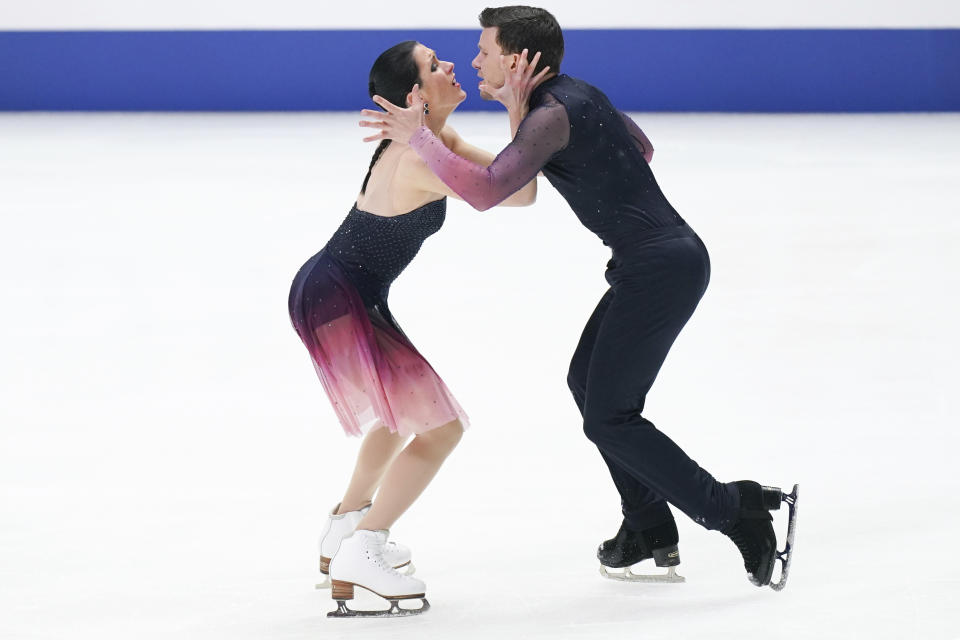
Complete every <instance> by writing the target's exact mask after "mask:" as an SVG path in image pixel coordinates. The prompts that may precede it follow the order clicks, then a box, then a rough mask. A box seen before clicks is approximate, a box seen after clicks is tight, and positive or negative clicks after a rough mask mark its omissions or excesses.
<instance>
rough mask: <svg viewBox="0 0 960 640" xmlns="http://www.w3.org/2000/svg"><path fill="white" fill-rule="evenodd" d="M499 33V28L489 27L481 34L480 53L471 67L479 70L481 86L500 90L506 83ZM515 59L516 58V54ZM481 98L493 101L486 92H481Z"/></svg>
mask: <svg viewBox="0 0 960 640" xmlns="http://www.w3.org/2000/svg"><path fill="white" fill-rule="evenodd" d="M498 31H499V29H497V27H487V28H485V29H484V30H483V31H481V32H480V42H478V43H477V48H479V49H480V51H479V53H477V57H476V58H474V59H473V62H471V63H470V66H472V67H473V68H474V69H476V70H477V75H478V76H480V79H481V84H486V85H489V86H490V87H492V88H500V87H502V86H503V82H504V77H503V69H502V68H501V66H500V55H501V53H502V52H501V51H500V45H499V44H497V32H498ZM514 57H516V54H514ZM480 97H481V98H483V99H484V100H492V99H493V96H491V95H490V94H489V93H487V92H486V91H481V92H480Z"/></svg>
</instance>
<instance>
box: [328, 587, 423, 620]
mask: <svg viewBox="0 0 960 640" xmlns="http://www.w3.org/2000/svg"><path fill="white" fill-rule="evenodd" d="M353 589H354V590H356V589H363V590H364V591H366V592H367V593H370V594H372V595H375V596H377V597H378V598H383V599H384V600H386V601H387V602H389V603H390V608H389V609H374V610H366V609H351V608H350V607H348V606H347V602H348V600H347V599H340V598H337V597H334V600H336V602H337V608H336V609H334V610H333V611H330V612H329V613H327V617H328V618H401V617H406V616H416V615H420V614H421V613H425V612H426V611H429V610H430V603H429V602H427V597H426V594H420V595H411V596H401V597H393V598H391V597H384V596H381V595H380V594H379V593H377V592H376V591H371V590H370V589H367V588H366V587H362V586H360V585H358V584H355V585H353ZM333 593H334V594H337V591H336V589H334V591H333ZM337 595H340V594H337ZM407 600H419V601H420V606H419V607H417V608H415V609H407V608H405V607H401V606H400V603H401V602H406V601H407Z"/></svg>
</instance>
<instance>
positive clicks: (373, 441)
mask: <svg viewBox="0 0 960 640" xmlns="http://www.w3.org/2000/svg"><path fill="white" fill-rule="evenodd" d="M406 440H407V437H406V436H401V435H398V434H396V433H391V432H390V430H389V429H387V428H386V427H380V428H377V429H374V430H373V431H370V432H369V433H368V434H367V436H366V437H365V438H364V439H363V444H362V445H361V446H360V453H358V454H357V464H356V466H355V467H354V469H353V476H352V477H351V478H350V484H349V485H348V486H347V492H346V493H345V494H344V495H343V500H341V501H340V507H339V509H337V513H346V512H348V511H357V510H359V509H362V508H363V507H365V506H367V505H368V504H370V503H371V502H372V501H373V494H374V492H375V491H376V490H377V487H379V486H380V481H381V480H382V479H383V474H384V473H386V471H387V468H388V467H389V466H390V463H391V462H392V461H393V459H394V458H396V456H397V453H398V452H399V451H400V449H402V448H403V444H404V442H406Z"/></svg>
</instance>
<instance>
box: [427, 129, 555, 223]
mask: <svg viewBox="0 0 960 640" xmlns="http://www.w3.org/2000/svg"><path fill="white" fill-rule="evenodd" d="M513 134H514V135H516V130H514V131H513ZM440 139H441V140H443V143H444V145H445V146H446V147H447V148H449V149H450V150H451V151H453V152H454V153H455V154H457V155H458V156H460V157H461V158H466V159H467V160H469V161H470V162H473V163H474V164H479V165H483V166H484V167H489V166H490V165H491V164H493V161H494V160H495V159H496V156H494V155H493V154H492V153H490V152H489V151H487V150H486V149H481V148H480V147H475V146H473V145H472V144H470V143H469V142H467V141H466V140H464V139H463V138H461V137H460V134H458V133H457V132H456V131H455V130H454V129H453V127H450V126H446V127H444V128H443V131H441V132H440ZM424 168H426V165H424ZM427 171H428V172H429V171H430V170H429V169H427ZM430 173H431V175H433V172H430ZM433 177H434V179H435V180H437V181H439V180H440V179H439V178H437V177H436V176H433ZM441 184H442V183H441ZM444 186H445V187H446V185H444ZM446 188H447V189H449V187H446ZM456 197H457V198H459V197H460V196H456ZM536 201H537V181H536V179H534V180H531V181H530V182H528V183H527V184H525V185H523V187H521V188H520V190H519V191H517V192H516V193H514V194H513V195H511V196H510V197H509V198H507V199H506V200H504V201H503V202H501V203H500V206H502V207H526V206H529V205H531V204H533V203H534V202H536Z"/></svg>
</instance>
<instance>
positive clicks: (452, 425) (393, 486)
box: [357, 420, 463, 530]
mask: <svg viewBox="0 0 960 640" xmlns="http://www.w3.org/2000/svg"><path fill="white" fill-rule="evenodd" d="M462 436H463V426H462V425H461V424H460V421H459V420H454V421H453V422H448V423H447V424H445V425H443V426H442V427H437V428H436V429H431V430H430V431H427V432H426V433H421V434H420V435H417V436H415V437H414V438H413V440H412V441H411V442H410V444H408V445H407V446H406V448H404V450H403V451H401V452H400V455H398V456H397V457H396V458H395V459H394V460H393V462H392V463H391V464H390V466H389V468H388V469H387V473H386V475H385V476H384V478H383V482H382V484H381V486H380V492H379V493H378V494H377V500H376V502H374V503H373V507H371V509H370V511H368V512H367V515H365V516H364V517H363V520H361V521H360V523H359V524H357V529H371V530H376V529H389V528H390V527H392V526H393V523H394V522H396V521H397V519H398V518H399V517H400V516H401V515H403V512H404V511H406V510H407V509H408V508H409V507H410V505H411V504H413V502H414V501H415V500H416V499H417V498H418V497H419V496H420V494H421V493H423V490H424V489H426V487H427V485H428V484H430V481H431V480H432V479H433V476H435V475H436V474H437V471H438V470H439V469H440V465H442V464H443V461H444V460H446V459H447V456H448V455H450V452H451V451H453V450H454V448H455V447H456V446H457V443H458V442H460V438H461V437H462Z"/></svg>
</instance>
